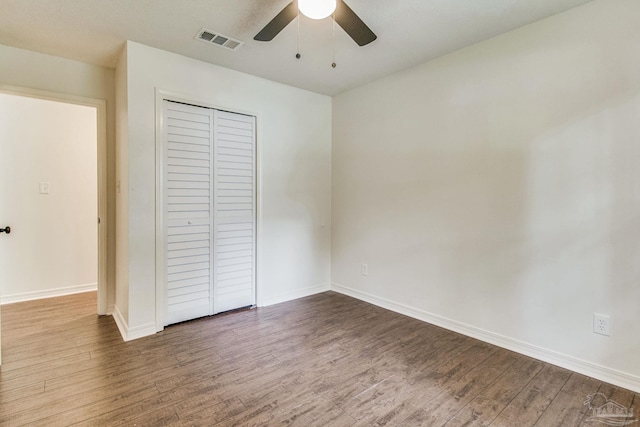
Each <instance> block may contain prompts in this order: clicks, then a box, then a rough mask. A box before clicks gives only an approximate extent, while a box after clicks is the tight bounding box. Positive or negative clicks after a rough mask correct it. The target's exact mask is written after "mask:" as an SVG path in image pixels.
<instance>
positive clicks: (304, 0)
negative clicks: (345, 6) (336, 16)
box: [298, 0, 336, 19]
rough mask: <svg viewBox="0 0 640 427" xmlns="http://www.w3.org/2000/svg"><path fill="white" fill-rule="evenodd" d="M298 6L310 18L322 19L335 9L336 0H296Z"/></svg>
mask: <svg viewBox="0 0 640 427" xmlns="http://www.w3.org/2000/svg"><path fill="white" fill-rule="evenodd" d="M298 8H299V9H300V12H301V13H303V14H304V15H305V16H307V17H309V18H311V19H324V18H326V17H328V16H330V15H331V14H332V13H333V12H334V11H335V10H336V0H298Z"/></svg>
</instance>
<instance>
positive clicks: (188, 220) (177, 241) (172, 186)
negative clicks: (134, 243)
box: [163, 101, 213, 325]
mask: <svg viewBox="0 0 640 427" xmlns="http://www.w3.org/2000/svg"><path fill="white" fill-rule="evenodd" d="M163 107H164V111H163V113H164V115H163V117H164V124H163V137H164V141H165V144H164V162H163V163H164V183H163V185H164V194H165V196H164V199H165V200H164V203H163V206H164V210H165V211H164V218H165V225H164V230H163V231H164V233H165V236H164V241H165V242H166V257H165V265H166V283H167V289H166V292H167V293H166V298H167V305H166V315H165V324H166V325H169V324H172V323H177V322H182V321H185V320H189V319H195V318H198V317H203V316H207V315H211V314H213V291H212V284H213V249H212V242H213V110H210V109H207V108H201V107H195V106H192V105H185V104H179V103H175V102H170V101H164V104H163Z"/></svg>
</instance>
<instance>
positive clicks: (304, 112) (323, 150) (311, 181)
mask: <svg viewBox="0 0 640 427" xmlns="http://www.w3.org/2000/svg"><path fill="white" fill-rule="evenodd" d="M126 55H127V57H126V61H123V60H121V61H120V64H119V65H118V71H117V73H116V74H117V75H118V76H125V74H126V78H127V82H126V85H127V89H126V91H127V104H128V105H127V108H128V114H127V120H128V130H127V135H126V136H121V137H122V138H125V137H126V141H121V142H119V146H123V147H124V146H126V147H127V150H128V156H127V159H128V165H127V172H126V173H127V174H128V176H125V175H126V174H125V173H123V172H121V173H120V176H119V177H118V179H120V180H121V186H122V190H121V191H122V192H123V193H124V191H125V190H124V187H125V186H126V189H127V191H128V196H127V201H126V202H125V203H127V204H128V214H127V218H128V227H129V233H128V241H127V242H126V243H123V245H126V246H127V250H128V257H127V258H128V263H129V264H128V266H129V267H128V278H127V280H128V287H127V291H128V298H127V299H128V319H126V324H124V325H123V324H122V323H123V320H124V319H120V320H119V321H120V323H121V324H120V327H121V329H124V330H125V334H126V335H127V336H128V338H133V337H136V336H141V335H145V334H149V333H153V331H155V286H156V285H155V206H156V205H155V182H156V181H155V179H156V176H155V126H156V115H155V91H156V88H157V89H162V90H166V91H169V92H173V93H175V94H177V95H179V96H181V97H182V98H186V99H192V100H193V101H194V102H197V101H201V102H204V103H207V104H210V105H215V106H217V107H220V108H223V109H227V110H231V111H238V112H243V113H250V114H255V115H256V116H257V120H258V122H257V127H258V157H259V159H258V180H259V189H258V198H259V201H258V215H259V218H258V270H257V273H258V276H257V283H258V304H260V305H265V304H270V303H275V302H279V301H283V300H287V299H291V298H295V297H299V296H303V295H306V294H309V293H314V292H318V291H321V290H326V289H328V288H329V282H330V274H331V273H330V228H329V223H328V218H329V217H330V209H331V207H330V198H331V195H330V194H331V193H330V191H331V189H330V182H331V181H330V174H331V166H330V164H331V98H329V97H327V96H323V95H318V94H314V93H311V92H307V91H304V90H300V89H296V88H292V87H288V86H285V85H282V84H279V83H274V82H271V81H268V80H264V79H261V78H258V77H254V76H250V75H247V74H243V73H239V72H236V71H232V70H229V69H225V68H222V67H218V66H214V65H211V64H207V63H204V62H200V61H196V60H193V59H189V58H186V57H183V56H180V55H176V54H172V53H169V52H165V51H161V50H158V49H154V48H150V47H147V46H144V45H140V44H137V43H133V42H128V43H127V51H126ZM122 67H126V68H127V70H126V73H125V72H124V71H122V70H120V68H122ZM322 217H325V218H326V221H327V226H325V227H321V219H322ZM119 244H120V243H119ZM119 247H120V246H119ZM119 280H121V279H120V278H119ZM118 287H119V288H120V285H118ZM124 288H125V286H124V285H123V286H122V289H124ZM121 304H122V306H124V304H125V303H124V302H122V301H121V300H120V299H118V300H117V301H116V305H117V306H118V309H120V310H122V306H121ZM122 317H124V315H123V316H122Z"/></svg>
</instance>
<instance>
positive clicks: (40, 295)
mask: <svg viewBox="0 0 640 427" xmlns="http://www.w3.org/2000/svg"><path fill="white" fill-rule="evenodd" d="M97 289H98V284H97V283H89V284H86V285H77V286H67V287H65V288H56V289H47V290H44V291H33V292H23V293H19V294H11V295H2V296H0V304H1V305H5V304H13V303H16V302H24V301H33V300H38V299H44V298H54V297H62V296H65V295H72V294H79V293H82V292H92V291H96V290H97Z"/></svg>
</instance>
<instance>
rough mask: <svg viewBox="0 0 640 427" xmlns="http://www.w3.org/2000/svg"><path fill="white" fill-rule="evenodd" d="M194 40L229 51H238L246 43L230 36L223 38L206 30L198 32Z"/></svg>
mask: <svg viewBox="0 0 640 427" xmlns="http://www.w3.org/2000/svg"><path fill="white" fill-rule="evenodd" d="M194 38H195V39H196V40H200V41H201V42H205V43H208V44H213V45H216V46H220V47H223V48H225V49H229V50H238V49H239V48H241V47H242V45H243V44H244V42H241V41H240V40H236V39H233V38H231V37H229V36H223V35H222V34H219V33H217V32H215V31H211V30H207V29H206V28H202V29H201V30H200V31H198V34H196V36H195V37H194Z"/></svg>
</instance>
